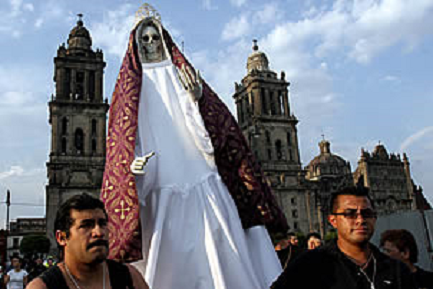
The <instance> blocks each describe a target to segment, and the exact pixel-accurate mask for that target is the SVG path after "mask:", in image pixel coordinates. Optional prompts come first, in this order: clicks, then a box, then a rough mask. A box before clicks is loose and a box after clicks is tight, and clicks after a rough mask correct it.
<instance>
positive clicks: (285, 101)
mask: <svg viewBox="0 0 433 289" xmlns="http://www.w3.org/2000/svg"><path fill="white" fill-rule="evenodd" d="M282 94H283V105H284V115H285V116H290V110H289V98H288V96H287V91H285V92H283V93H282Z"/></svg>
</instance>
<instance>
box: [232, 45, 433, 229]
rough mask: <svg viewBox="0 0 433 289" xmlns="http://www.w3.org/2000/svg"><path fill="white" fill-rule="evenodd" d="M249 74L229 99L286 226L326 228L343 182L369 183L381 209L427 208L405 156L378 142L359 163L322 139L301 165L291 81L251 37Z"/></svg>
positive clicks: (345, 184)
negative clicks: (333, 198)
mask: <svg viewBox="0 0 433 289" xmlns="http://www.w3.org/2000/svg"><path fill="white" fill-rule="evenodd" d="M246 66H247V75H246V76H245V77H244V78H243V79H242V80H241V82H240V83H235V93H234V95H233V99H234V101H235V103H236V108H237V115H238V123H239V125H240V127H241V129H242V131H243V133H244V136H245V138H246V139H247V140H248V142H249V144H250V147H251V149H252V151H253V152H254V153H255V156H256V158H257V160H258V161H259V162H260V164H261V166H262V169H263V171H264V173H265V175H266V177H267V181H268V182H269V184H270V186H271V187H272V191H273V192H274V194H275V196H276V198H277V200H278V201H279V204H280V206H281V208H282V209H283V211H284V213H285V214H286V217H287V220H288V223H289V226H290V230H291V231H294V232H303V233H304V234H307V233H309V232H312V231H315V232H319V233H320V234H321V235H322V236H324V235H326V233H327V232H328V231H329V230H330V226H329V225H328V222H327V220H326V216H327V215H328V213H330V208H329V199H330V196H331V194H332V193H333V192H336V191H338V190H340V189H341V188H343V187H346V186H349V185H354V184H362V185H363V186H365V187H368V188H369V189H370V193H371V197H372V199H373V202H374V203H375V206H376V208H377V209H378V213H379V214H380V215H385V214H390V213H395V212H402V211H409V210H417V209H422V210H423V209H429V208H431V207H430V205H429V204H428V202H427V201H426V199H425V198H424V196H423V194H422V188H421V187H418V186H416V185H415V184H414V182H413V180H412V178H411V174H410V168H409V160H408V158H407V156H406V155H405V154H404V156H403V158H402V159H401V158H400V156H399V155H394V154H388V152H387V151H386V149H385V147H384V146H383V145H381V144H379V145H378V146H376V148H375V150H374V152H373V153H371V154H370V153H368V152H365V151H364V150H361V156H360V159H359V162H358V168H357V169H356V170H355V172H354V173H352V170H351V167H350V163H349V162H347V161H345V160H344V159H343V158H341V157H340V156H338V155H335V154H333V153H331V144H330V143H329V141H327V140H325V139H323V140H322V141H321V142H320V143H319V151H320V154H319V155H318V156H316V157H315V158H314V159H313V160H311V162H310V163H309V164H308V165H307V166H306V167H304V168H302V164H301V160H300V153H299V144H298V135H297V128H296V125H297V123H298V120H297V118H296V117H295V115H294V114H293V112H292V110H291V108H290V106H289V99H288V98H289V85H290V83H289V81H288V80H286V79H285V73H284V72H281V74H280V75H277V73H275V72H274V71H272V70H271V69H270V65H269V60H268V58H267V56H266V54H265V53H264V52H261V51H260V50H259V47H258V45H257V41H256V40H254V44H253V51H252V53H251V54H250V56H249V57H248V59H247V65H246Z"/></svg>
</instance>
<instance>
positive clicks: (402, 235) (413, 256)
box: [380, 229, 418, 263]
mask: <svg viewBox="0 0 433 289" xmlns="http://www.w3.org/2000/svg"><path fill="white" fill-rule="evenodd" d="M387 241H388V242H391V243H393V244H394V245H395V246H396V247H397V249H398V250H399V251H400V252H404V251H406V250H409V260H410V261H411V262H412V263H416V262H418V247H417V245H416V241H415V238H414V237H413V235H412V234H411V232H409V231H407V230H404V229H401V230H387V231H385V232H383V233H382V234H381V235H380V246H381V247H382V246H383V245H385V242H387Z"/></svg>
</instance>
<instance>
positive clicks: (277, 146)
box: [275, 140, 283, 160]
mask: <svg viewBox="0 0 433 289" xmlns="http://www.w3.org/2000/svg"><path fill="white" fill-rule="evenodd" d="M275 150H276V151H277V159H278V160H282V159H283V151H282V150H281V141H280V140H277V141H276V142H275Z"/></svg>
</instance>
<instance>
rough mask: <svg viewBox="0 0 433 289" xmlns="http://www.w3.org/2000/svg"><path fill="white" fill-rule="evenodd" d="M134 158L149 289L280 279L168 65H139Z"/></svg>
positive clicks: (219, 287)
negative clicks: (138, 163)
mask: <svg viewBox="0 0 433 289" xmlns="http://www.w3.org/2000/svg"><path fill="white" fill-rule="evenodd" d="M138 122H139V125H138V136H137V146H136V151H135V153H136V155H137V156H143V155H145V154H148V153H150V152H151V151H154V152H155V153H156V155H155V156H154V157H153V158H151V159H150V160H149V162H148V164H147V166H146V167H145V172H146V174H145V176H144V177H137V191H138V196H139V201H140V220H141V225H142V239H143V261H139V262H137V263H135V266H136V267H137V268H138V269H139V271H141V272H142V274H143V276H144V278H145V280H146V282H147V283H148V284H149V286H150V288H151V289H174V288H180V289H264V288H269V286H270V285H271V283H272V282H273V281H274V280H275V279H276V278H277V277H278V276H279V274H280V273H281V266H280V263H279V261H278V258H277V255H276V254H275V251H274V248H273V245H272V243H271V240H270V238H269V235H268V233H267V231H266V229H265V228H264V227H263V226H257V227H253V228H251V229H249V230H244V229H243V228H242V225H241V222H240V218H239V215H238V212H237V208H236V205H235V203H234V201H233V199H232V197H231V195H230V193H229V192H228V190H227V187H226V186H225V184H224V183H223V182H222V180H221V177H220V175H219V174H218V171H217V168H216V166H215V163H214V159H213V147H212V144H211V141H210V139H209V136H208V133H207V131H206V129H205V127H204V124H203V119H202V118H201V115H200V113H199V111H198V107H197V104H195V103H194V102H193V101H191V99H190V96H189V95H188V93H187V92H186V91H185V90H184V89H183V88H182V86H181V85H180V82H179V79H178V76H177V72H176V69H175V67H174V65H173V64H172V62H171V61H170V60H166V61H163V62H160V63H150V64H143V82H142V88H141V95H140V104H139V111H138Z"/></svg>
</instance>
